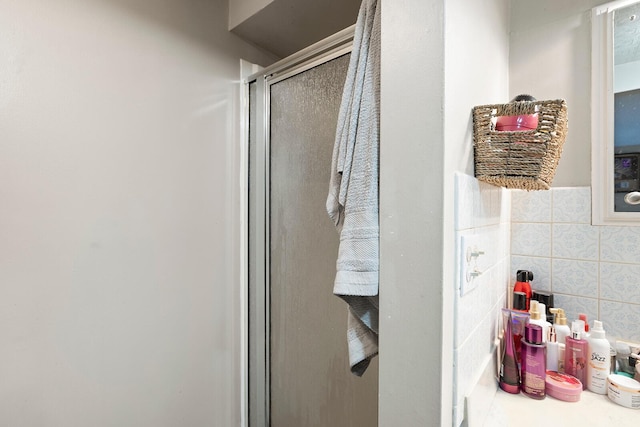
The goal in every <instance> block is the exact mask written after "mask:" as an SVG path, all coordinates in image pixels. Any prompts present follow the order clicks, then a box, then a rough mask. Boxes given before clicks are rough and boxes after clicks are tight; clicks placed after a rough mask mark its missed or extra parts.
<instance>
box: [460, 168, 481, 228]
mask: <svg viewBox="0 0 640 427" xmlns="http://www.w3.org/2000/svg"><path fill="white" fill-rule="evenodd" d="M477 183H478V180H476V179H475V178H474V177H472V176H469V175H465V174H463V173H460V172H456V174H455V192H456V193H455V202H454V203H455V205H454V209H455V228H456V230H465V229H468V228H471V227H472V226H473V221H474V220H473V215H474V209H473V205H474V199H475V196H474V193H476V192H477V191H479V190H478V188H477Z"/></svg>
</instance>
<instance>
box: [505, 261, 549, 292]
mask: <svg viewBox="0 0 640 427" xmlns="http://www.w3.org/2000/svg"><path fill="white" fill-rule="evenodd" d="M518 270H529V271H531V272H532V273H533V280H532V281H531V289H534V290H538V291H551V258H546V257H545V258H541V257H526V256H516V255H514V256H512V257H511V274H510V281H509V284H510V285H511V286H513V284H514V283H515V282H516V272H517V271H518Z"/></svg>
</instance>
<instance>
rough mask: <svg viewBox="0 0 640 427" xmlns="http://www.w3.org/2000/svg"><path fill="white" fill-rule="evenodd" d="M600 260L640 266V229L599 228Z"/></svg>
mask: <svg viewBox="0 0 640 427" xmlns="http://www.w3.org/2000/svg"><path fill="white" fill-rule="evenodd" d="M599 228H600V236H601V237H600V260H601V261H614V262H630V263H634V264H640V227H599Z"/></svg>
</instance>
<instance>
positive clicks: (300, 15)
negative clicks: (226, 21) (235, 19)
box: [231, 0, 361, 58]
mask: <svg viewBox="0 0 640 427" xmlns="http://www.w3.org/2000/svg"><path fill="white" fill-rule="evenodd" d="M360 2H361V0H274V1H273V2H272V3H270V4H269V5H267V6H266V7H265V8H264V9H262V10H260V11H259V12H257V13H256V14H254V15H253V16H251V17H250V18H248V19H247V20H245V21H244V22H242V23H241V24H239V25H238V26H236V27H235V28H233V29H232V30H231V31H232V32H233V33H234V34H237V35H238V36H240V37H242V38H243V39H245V40H247V41H249V42H251V43H253V44H255V45H257V46H260V47H261V48H263V49H265V50H267V51H269V52H271V53H273V54H275V55H276V56H278V57H280V58H285V57H287V56H289V55H291V54H293V53H295V52H297V51H299V50H301V49H303V48H305V47H307V46H310V45H312V44H313V43H315V42H317V41H320V40H322V39H324V38H326V37H328V36H330V35H332V34H335V33H337V32H338V31H340V30H342V29H344V28H346V27H348V26H350V25H353V24H355V22H356V19H357V17H358V9H359V8H360Z"/></svg>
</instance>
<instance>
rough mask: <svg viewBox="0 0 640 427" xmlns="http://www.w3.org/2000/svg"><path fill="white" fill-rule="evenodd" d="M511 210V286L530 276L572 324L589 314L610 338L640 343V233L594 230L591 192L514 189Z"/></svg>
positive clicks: (636, 229)
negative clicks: (519, 275) (519, 273)
mask: <svg viewBox="0 0 640 427" xmlns="http://www.w3.org/2000/svg"><path fill="white" fill-rule="evenodd" d="M511 203H512V206H511V268H510V276H511V277H510V280H509V283H510V285H513V283H514V281H515V271H516V270H519V269H526V270H531V271H533V274H534V280H533V281H532V282H531V286H532V288H533V289H539V290H546V291H551V292H553V294H554V300H555V306H556V307H562V308H564V309H565V311H566V312H567V318H568V319H569V321H571V320H573V319H576V318H577V316H578V314H579V313H586V314H587V316H588V319H589V323H590V324H591V325H593V320H594V319H599V320H601V321H602V322H603V324H604V327H605V330H606V331H607V337H608V338H619V339H625V340H630V341H635V342H640V227H624V226H622V227H621V226H593V225H591V190H590V188H589V187H571V188H552V189H551V190H550V191H535V192H527V191H520V190H512V191H511ZM510 290H511V288H510Z"/></svg>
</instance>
